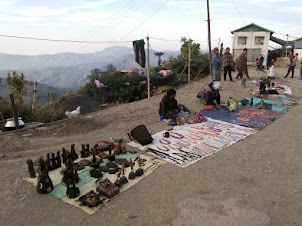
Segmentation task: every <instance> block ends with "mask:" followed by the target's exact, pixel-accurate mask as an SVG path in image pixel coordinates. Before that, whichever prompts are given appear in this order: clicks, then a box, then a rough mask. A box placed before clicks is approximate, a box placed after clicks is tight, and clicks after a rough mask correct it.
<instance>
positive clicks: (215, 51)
mask: <svg viewBox="0 0 302 226" xmlns="http://www.w3.org/2000/svg"><path fill="white" fill-rule="evenodd" d="M214 53H215V54H216V55H218V53H219V50H218V48H217V47H215V48H214Z"/></svg>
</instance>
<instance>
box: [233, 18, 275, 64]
mask: <svg viewBox="0 0 302 226" xmlns="http://www.w3.org/2000/svg"><path fill="white" fill-rule="evenodd" d="M231 33H232V34H233V56H234V59H236V58H237V57H238V56H239V55H240V54H241V53H242V51H243V49H244V48H247V50H248V51H247V61H248V64H249V65H254V64H255V61H256V59H257V58H258V59H260V57H261V56H263V57H264V62H263V66H266V61H267V54H268V47H269V41H270V38H271V35H272V34H273V33H274V32H273V31H271V30H268V29H266V28H263V27H261V26H259V25H257V24H254V23H252V24H249V25H247V26H244V27H241V28H238V29H236V30H234V31H231Z"/></svg>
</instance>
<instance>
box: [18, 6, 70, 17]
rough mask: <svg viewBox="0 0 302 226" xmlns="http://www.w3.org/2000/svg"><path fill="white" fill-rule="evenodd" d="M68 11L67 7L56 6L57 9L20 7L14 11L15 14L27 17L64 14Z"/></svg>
mask: <svg viewBox="0 0 302 226" xmlns="http://www.w3.org/2000/svg"><path fill="white" fill-rule="evenodd" d="M67 13H68V9H67V8H58V9H51V8H48V7H22V8H21V9H18V10H16V11H15V14H18V15H21V16H28V17H32V16H35V17H48V16H58V15H64V14H67Z"/></svg>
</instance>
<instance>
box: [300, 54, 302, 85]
mask: <svg viewBox="0 0 302 226" xmlns="http://www.w3.org/2000/svg"><path fill="white" fill-rule="evenodd" d="M300 65H301V69H300V80H302V57H301V62H300Z"/></svg>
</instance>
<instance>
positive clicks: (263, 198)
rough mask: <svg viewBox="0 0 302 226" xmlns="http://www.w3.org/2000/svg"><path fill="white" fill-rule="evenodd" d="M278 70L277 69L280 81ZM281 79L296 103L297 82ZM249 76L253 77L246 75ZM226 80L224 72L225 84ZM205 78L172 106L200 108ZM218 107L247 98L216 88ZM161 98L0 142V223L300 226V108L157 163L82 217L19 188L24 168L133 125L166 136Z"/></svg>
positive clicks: (301, 90)
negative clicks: (190, 159)
mask: <svg viewBox="0 0 302 226" xmlns="http://www.w3.org/2000/svg"><path fill="white" fill-rule="evenodd" d="M285 71H286V69H277V75H279V76H280V77H281V76H283V74H284V72H285ZM298 74H299V73H298V70H297V71H296V78H294V79H289V80H290V86H291V88H292V90H293V93H294V94H295V95H302V81H300V80H298V78H297V77H298ZM250 75H251V77H252V78H256V77H260V76H261V75H262V74H256V73H255V72H254V69H251V70H250ZM234 76H235V73H234V74H233V77H234ZM209 81H210V79H209V78H206V79H203V80H201V81H198V82H194V83H193V84H192V85H191V87H189V86H184V87H181V88H180V89H178V90H177V99H178V101H179V103H183V104H184V105H186V106H187V107H188V108H189V109H190V110H191V111H197V110H199V105H198V104H197V102H196V98H195V97H196V93H197V91H198V89H199V88H200V87H201V86H202V85H203V84H205V83H206V82H209ZM222 85H223V90H222V91H221V94H222V100H224V101H225V100H226V99H227V98H228V97H229V96H232V97H235V98H243V97H246V96H248V92H249V90H250V89H251V88H253V89H255V84H251V83H249V82H248V83H247V85H248V87H247V88H245V89H242V88H240V87H239V85H238V82H233V83H230V82H229V81H227V82H224V81H222ZM161 97H162V95H161V96H154V97H152V98H151V101H152V103H151V104H147V102H146V100H142V101H138V102H134V103H130V104H124V105H119V106H115V107H111V108H108V109H105V110H101V111H98V112H95V113H92V114H88V115H84V116H81V117H79V118H77V119H73V120H66V121H63V122H59V123H55V124H52V125H49V126H45V127H40V128H36V129H31V130H26V131H22V132H16V133H9V134H2V135H0V143H1V151H0V153H4V155H5V156H6V157H3V158H0V172H1V173H0V187H1V190H0V200H1V207H0V216H1V218H0V225H13V224H14V225H15V224H19V225H67V224H68V225H96V224H97V225H301V224H302V201H301V200H302V173H301V172H302V154H301V153H302V152H301V151H302V149H301V146H302V141H301V134H302V120H301V119H302V117H301V112H302V101H301V100H300V101H299V104H298V105H297V106H295V107H294V108H293V109H291V110H290V111H289V112H288V113H287V114H286V115H284V116H283V117H282V118H280V119H278V120H277V121H276V122H275V123H273V124H272V125H271V126H269V127H267V128H266V129H265V130H262V131H259V132H257V133H256V134H254V135H252V136H250V137H248V138H246V139H245V140H242V141H240V142H238V143H236V144H234V145H232V146H230V147H228V148H226V149H223V150H222V151H220V152H218V153H216V154H214V155H212V156H210V157H208V158H205V159H203V160H201V161H199V162H197V163H195V164H194V165H191V166H189V167H187V168H185V169H181V168H180V167H177V166H175V165H172V164H169V163H167V164H164V165H163V166H161V167H160V168H159V169H157V170H155V171H154V172H153V173H152V174H151V175H150V176H148V177H147V178H145V179H144V180H143V181H141V182H140V183H138V184H136V185H135V186H133V187H131V188H130V189H128V190H127V191H125V192H123V193H122V194H121V195H120V196H119V197H118V198H116V199H114V200H112V201H111V202H110V203H109V205H108V206H107V207H104V208H102V209H101V210H100V211H98V212H97V213H96V214H94V215H92V216H90V215H88V214H86V213H85V212H83V211H82V210H80V209H79V208H76V207H73V206H70V205H68V204H65V203H63V202H62V201H60V200H56V199H54V198H53V197H52V196H50V195H38V194H37V193H36V192H35V188H34V187H32V186H31V185H29V184H28V183H26V182H24V181H22V178H23V177H25V176H27V174H28V173H27V170H26V169H27V165H26V160H27V159H29V158H32V159H37V158H38V157H39V156H40V155H45V154H46V153H48V152H53V151H58V150H60V149H61V148H62V147H68V148H69V147H70V144H72V143H75V144H76V147H77V148H78V149H77V150H79V147H80V145H81V144H82V143H90V145H93V144H95V143H96V142H97V141H98V140H101V139H107V138H109V137H111V136H121V137H124V140H125V141H126V142H127V141H128V138H127V135H126V133H127V132H129V131H130V130H131V129H133V128H134V127H135V126H137V125H139V124H145V125H146V126H147V128H148V129H149V131H150V132H151V133H155V132H158V131H161V130H163V129H166V128H167V126H166V124H165V123H163V122H158V114H157V112H158V103H159V101H160V99H161Z"/></svg>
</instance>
